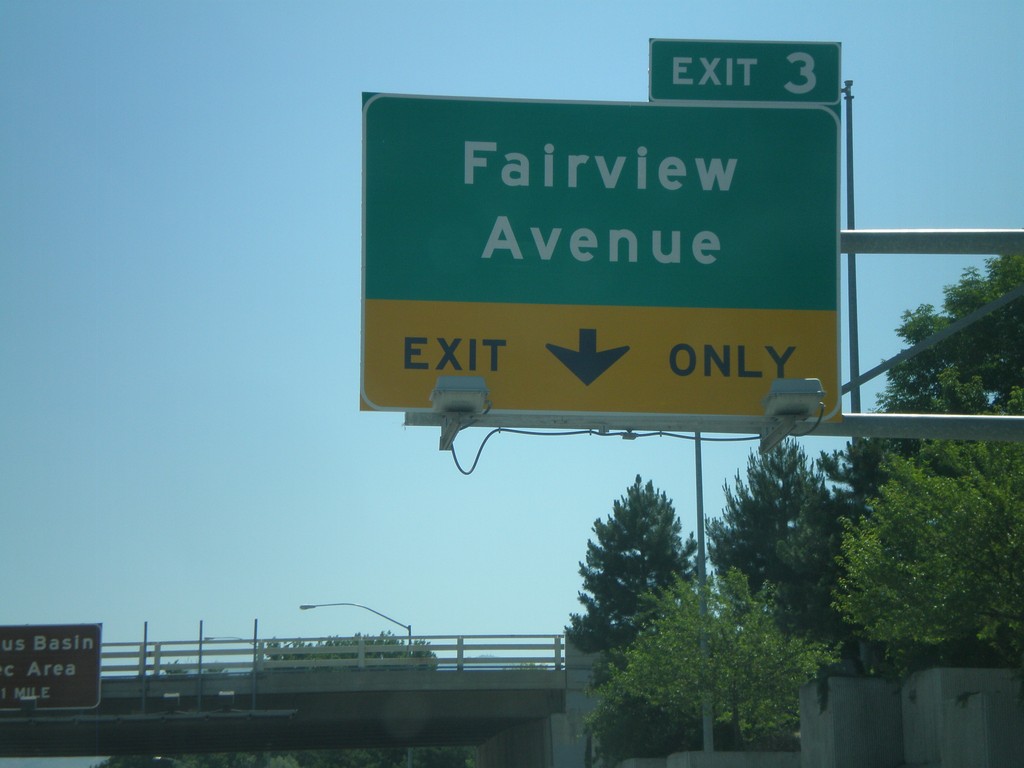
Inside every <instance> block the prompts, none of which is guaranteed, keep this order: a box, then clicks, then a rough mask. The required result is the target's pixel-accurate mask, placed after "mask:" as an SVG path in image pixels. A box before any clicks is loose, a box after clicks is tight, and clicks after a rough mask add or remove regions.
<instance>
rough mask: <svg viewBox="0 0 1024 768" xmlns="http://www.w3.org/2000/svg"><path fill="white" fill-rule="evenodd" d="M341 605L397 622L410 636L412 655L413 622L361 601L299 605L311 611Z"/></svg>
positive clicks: (301, 609)
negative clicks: (385, 612)
mask: <svg viewBox="0 0 1024 768" xmlns="http://www.w3.org/2000/svg"><path fill="white" fill-rule="evenodd" d="M339 605H347V606H351V607H352V608H362V609H363V610H364V611H369V612H370V613H375V614H377V615H378V616H380V617H381V618H382V619H387V620H388V621H390V622H391V623H392V624H397V625H398V626H400V627H402V629H404V630H405V631H406V633H407V634H408V637H409V655H410V656H411V655H412V624H403V623H402V622H400V621H398V620H397V619H393V618H391V617H390V616H388V615H387V614H384V613H381V612H380V611H378V610H375V609H374V608H371V607H370V606H368V605H362V604H360V603H315V604H308V603H307V604H305V605H300V606H299V610H300V611H309V610H312V609H313V608H334V607H336V606H339Z"/></svg>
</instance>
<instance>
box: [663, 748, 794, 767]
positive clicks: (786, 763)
mask: <svg viewBox="0 0 1024 768" xmlns="http://www.w3.org/2000/svg"><path fill="white" fill-rule="evenodd" d="M665 768H800V753H799V752H679V753H677V754H674V755H669V756H668V759H667V760H666V761H665Z"/></svg>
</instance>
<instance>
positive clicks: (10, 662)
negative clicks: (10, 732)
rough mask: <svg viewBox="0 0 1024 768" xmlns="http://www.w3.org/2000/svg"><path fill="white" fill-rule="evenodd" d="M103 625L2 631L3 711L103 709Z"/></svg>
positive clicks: (23, 627)
mask: <svg viewBox="0 0 1024 768" xmlns="http://www.w3.org/2000/svg"><path fill="white" fill-rule="evenodd" d="M100 635H101V625H99V624H46V625H40V626H29V625H21V626H7V627H0V709H23V708H29V707H32V706H34V707H36V708H38V709H91V708H93V707H96V706H98V705H99V703H100V647H101V640H100Z"/></svg>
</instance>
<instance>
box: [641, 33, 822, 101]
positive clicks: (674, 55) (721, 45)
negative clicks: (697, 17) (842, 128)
mask: <svg viewBox="0 0 1024 768" xmlns="http://www.w3.org/2000/svg"><path fill="white" fill-rule="evenodd" d="M839 54H840V46H839V43H784V42H764V41H749V42H748V41H717V40H651V71H650V97H651V101H724V102H768V103H771V102H787V103H805V104H838V103H839V93H840V90H839V78H840V70H839V58H840V57H839Z"/></svg>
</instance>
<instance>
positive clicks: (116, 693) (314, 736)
mask: <svg viewBox="0 0 1024 768" xmlns="http://www.w3.org/2000/svg"><path fill="white" fill-rule="evenodd" d="M384 642H386V644H381V643H382V639H381V638H373V637H355V638H291V639H283V640H259V639H255V638H254V639H251V640H248V641H246V640H237V639H233V640H205V641H204V640H195V641H170V642H142V643H104V644H103V648H102V655H101V658H102V666H101V678H100V686H101V697H100V703H99V706H98V707H96V708H95V709H90V710H57V709H52V710H51V709H47V708H46V707H45V705H44V704H43V703H41V702H39V701H38V700H32V699H31V698H30V697H26V699H25V700H24V701H22V702H20V706H18V707H17V708H13V707H9V708H8V709H5V710H2V711H0V756H3V757H14V756H31V757H47V756H70V755H90V756H91V755H122V754H141V755H147V754H151V755H175V754H188V753H195V752H226V751H247V752H255V751H275V750H298V749H343V748H356V747H416V746H426V745H466V746H474V747H478V748H479V751H478V754H479V756H480V757H479V760H478V765H480V768H504V766H507V765H509V766H510V765H513V764H515V765H536V766H540V767H542V768H544V767H547V766H551V767H552V768H554V767H556V766H557V768H563V766H564V767H565V768H570V767H573V768H574V767H575V766H582V765H583V753H584V743H583V739H582V718H583V716H584V715H585V713H586V711H588V710H589V707H590V702H589V700H588V699H587V697H586V694H585V687H586V685H587V683H588V682H589V677H590V661H591V660H590V659H589V658H588V657H585V656H582V655H580V654H578V653H574V652H573V650H572V649H571V648H568V647H567V646H566V644H565V641H564V638H563V637H562V636H561V635H543V636H536V635H533V636H522V635H520V636H500V637H499V636H463V637H447V636H444V637H442V636H430V637H416V638H410V639H409V640H405V639H404V638H403V639H401V640H399V639H397V638H394V637H391V636H388V637H387V638H386V641H384ZM513 758H514V760H515V762H512V761H513Z"/></svg>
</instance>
